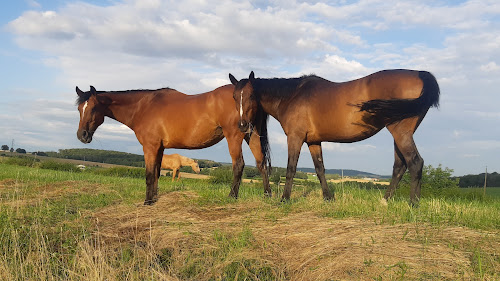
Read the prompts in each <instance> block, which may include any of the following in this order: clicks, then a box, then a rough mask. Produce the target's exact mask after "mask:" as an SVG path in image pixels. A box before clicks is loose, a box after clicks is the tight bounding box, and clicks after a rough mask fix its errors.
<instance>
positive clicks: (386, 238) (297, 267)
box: [94, 191, 500, 280]
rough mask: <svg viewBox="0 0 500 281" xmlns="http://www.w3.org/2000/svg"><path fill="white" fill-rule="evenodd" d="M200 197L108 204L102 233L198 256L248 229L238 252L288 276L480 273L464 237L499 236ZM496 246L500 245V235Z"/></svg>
mask: <svg viewBox="0 0 500 281" xmlns="http://www.w3.org/2000/svg"><path fill="white" fill-rule="evenodd" d="M196 197H197V194H196V193H194V192H184V191H183V192H172V193H169V194H166V195H164V196H162V197H161V198H160V200H159V201H158V202H157V203H156V204H155V205H154V206H140V205H138V206H123V205H121V206H113V207H109V208H106V209H104V210H101V211H99V212H97V213H95V214H94V217H95V219H96V222H97V225H98V229H99V231H98V235H99V237H100V238H101V241H102V242H103V243H104V244H105V245H106V246H108V247H115V248H116V247H119V246H118V245H122V244H123V243H133V244H135V245H150V246H151V247H153V248H155V249H157V250H158V251H159V250H161V249H170V250H171V252H172V253H173V255H179V256H180V255H191V256H192V255H197V254H198V255H204V254H206V253H207V252H210V251H213V250H214V249H215V250H217V248H218V247H221V246H220V245H219V244H217V242H216V241H215V239H214V233H216V232H221V233H236V234H237V233H241V232H242V231H245V230H247V231H249V232H250V233H251V235H252V243H251V245H250V246H248V247H245V248H244V249H242V251H241V252H240V253H239V254H237V256H235V257H234V258H235V259H237V260H238V259H242V258H244V259H251V260H254V261H255V260H256V261H258V262H259V263H262V264H265V265H267V266H269V267H271V268H273V272H275V273H276V272H277V273H278V274H277V275H278V276H282V277H281V278H280V279H283V280H332V278H333V280H364V279H370V280H371V279H372V278H381V279H398V278H401V279H408V278H409V279H444V280H456V279H472V278H474V276H475V275H474V271H473V269H472V266H471V255H472V253H471V252H469V251H467V250H466V248H464V247H462V246H463V245H464V243H469V242H468V241H478V240H481V239H482V238H484V237H485V236H488V235H493V236H495V235H496V236H495V237H496V238H495V239H496V240H495V241H498V234H491V233H485V232H480V231H475V230H471V229H467V228H461V227H436V226H430V225H427V224H395V225H388V224H378V223H376V222H374V221H368V220H358V219H334V218H324V217H318V216H317V215H316V214H314V213H307V212H304V213H295V214H289V215H285V216H283V217H281V218H273V217H272V216H270V210H269V209H270V208H273V207H270V206H269V205H265V204H264V203H262V202H250V203H249V202H246V203H245V202H238V203H235V204H230V205H229V206H223V207H214V208H208V207H200V206H197V205H196V204H194V203H193V202H194V200H195V199H196ZM491 251H492V252H493V253H494V252H498V251H500V243H499V244H498V245H494V246H493V248H492V249H491ZM185 260H186V258H181V259H180V261H179V262H177V263H175V262H172V266H182V263H183V262H184V261H185ZM211 270H212V271H214V270H215V271H216V270H218V269H217V266H214V268H212V269H211ZM209 271H210V270H209ZM207 274H208V273H207ZM198 277H199V279H210V278H213V277H214V276H211V275H204V276H201V277H200V276H198Z"/></svg>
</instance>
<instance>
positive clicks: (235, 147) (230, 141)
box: [226, 132, 245, 198]
mask: <svg viewBox="0 0 500 281" xmlns="http://www.w3.org/2000/svg"><path fill="white" fill-rule="evenodd" d="M238 133H239V132H238ZM226 140H227V145H228V147H229V154H230V155H231V159H232V161H233V184H232V185H231V192H229V196H230V197H233V198H238V193H239V189H240V183H241V176H242V175H243V168H244V167H245V161H244V160H243V152H242V150H241V143H242V142H243V135H242V134H237V135H230V134H227V136H226Z"/></svg>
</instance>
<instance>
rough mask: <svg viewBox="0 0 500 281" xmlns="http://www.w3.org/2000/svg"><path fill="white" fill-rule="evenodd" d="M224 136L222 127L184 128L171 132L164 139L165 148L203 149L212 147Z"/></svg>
mask: <svg viewBox="0 0 500 281" xmlns="http://www.w3.org/2000/svg"><path fill="white" fill-rule="evenodd" d="M223 138H224V134H223V133H222V129H221V128H219V127H217V128H215V129H211V130H184V131H179V133H177V134H172V133H171V134H169V135H168V136H166V137H165V138H164V139H163V146H164V147H165V148H179V149H201V148H206V147H210V146H212V145H214V144H216V143H218V142H220V141H221V140H222V139H223Z"/></svg>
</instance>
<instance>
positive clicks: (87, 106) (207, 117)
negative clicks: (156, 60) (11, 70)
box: [76, 84, 271, 205]
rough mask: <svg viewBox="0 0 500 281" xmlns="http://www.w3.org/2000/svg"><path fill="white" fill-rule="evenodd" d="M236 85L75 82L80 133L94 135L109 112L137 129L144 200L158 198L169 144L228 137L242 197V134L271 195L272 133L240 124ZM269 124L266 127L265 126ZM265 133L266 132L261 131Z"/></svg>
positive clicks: (196, 144) (186, 145)
mask: <svg viewBox="0 0 500 281" xmlns="http://www.w3.org/2000/svg"><path fill="white" fill-rule="evenodd" d="M233 90H234V86H233V85H231V84H229V85H225V86H221V87H219V88H217V89H215V90H212V91H210V92H206V93H202V94H197V95H186V94H184V93H181V92H179V91H177V90H174V89H170V88H162V89H157V90H128V91H108V92H106V91H96V89H95V88H94V87H93V86H90V91H88V92H83V91H81V90H80V89H79V88H78V87H76V93H77V95H78V96H77V99H76V105H77V106H78V111H79V113H80V123H79V127H78V130H77V133H76V135H77V138H78V139H79V140H80V141H81V142H83V143H89V142H91V141H92V136H93V134H94V132H95V131H96V129H97V128H98V127H99V126H100V125H101V124H102V123H103V122H104V117H105V116H106V117H109V118H112V119H114V120H116V121H118V122H120V123H122V124H124V125H126V126H127V127H129V128H130V129H132V130H133V131H134V133H135V135H136V137H137V140H138V141H139V143H140V144H141V145H142V148H143V151H144V161H145V166H146V199H145V201H144V204H145V205H152V204H154V203H155V202H156V201H157V200H158V178H159V176H160V167H161V160H162V155H163V151H164V149H165V148H179V149H201V148H206V147H209V146H212V145H214V144H216V143H218V142H220V141H221V140H222V139H223V138H224V137H225V138H226V139H227V144H228V147H229V154H230V155H231V158H232V164H233V183H232V185H231V192H230V193H229V196H231V197H234V198H237V197H238V191H239V186H240V183H241V176H242V173H243V167H244V166H245V162H244V160H243V154H242V148H241V145H242V142H243V139H244V140H245V141H246V142H247V144H248V145H249V147H250V150H251V151H252V153H253V155H254V157H255V160H256V164H257V168H258V169H259V171H260V173H261V175H262V179H263V185H264V192H265V194H266V195H268V196H270V195H271V189H270V187H269V177H268V176H269V171H270V170H271V162H270V159H269V157H268V153H266V150H267V149H268V139H267V136H266V135H267V133H266V132H260V127H261V126H259V128H258V129H257V130H255V132H253V133H252V134H248V133H244V132H242V131H240V130H239V128H238V118H239V116H238V114H237V111H235V110H234V108H235V107H234V101H233V98H232V93H233ZM263 129H264V130H266V129H267V128H266V127H265V126H264V127H263ZM260 135H263V136H266V137H261V136H260Z"/></svg>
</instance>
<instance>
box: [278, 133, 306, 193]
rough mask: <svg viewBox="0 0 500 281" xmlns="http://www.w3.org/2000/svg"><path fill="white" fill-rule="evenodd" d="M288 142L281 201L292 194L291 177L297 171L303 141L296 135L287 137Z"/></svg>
mask: <svg viewBox="0 0 500 281" xmlns="http://www.w3.org/2000/svg"><path fill="white" fill-rule="evenodd" d="M287 142H288V164H287V168H286V182H285V188H284V190H283V196H282V197H281V201H285V200H290V195H291V194H292V185H293V177H294V176H295V172H296V171H297V162H298V161H299V155H300V148H301V146H302V144H303V143H304V141H303V139H299V138H296V137H290V136H288V138H287Z"/></svg>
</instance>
